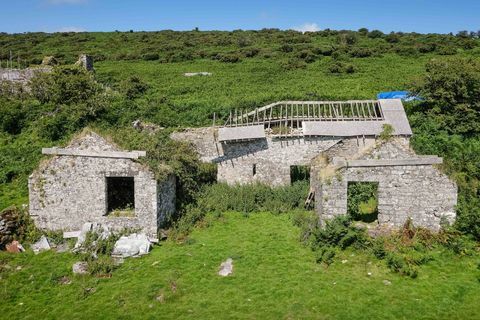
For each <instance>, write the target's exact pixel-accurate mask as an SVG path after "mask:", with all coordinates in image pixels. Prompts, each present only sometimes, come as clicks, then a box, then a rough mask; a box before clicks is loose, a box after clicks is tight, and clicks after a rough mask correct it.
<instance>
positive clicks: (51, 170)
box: [29, 133, 175, 237]
mask: <svg viewBox="0 0 480 320" xmlns="http://www.w3.org/2000/svg"><path fill="white" fill-rule="evenodd" d="M68 148H69V149H74V150H89V151H118V148H117V147H116V146H115V145H113V144H111V143H109V142H107V141H106V140H104V139H103V138H102V137H100V136H98V135H96V134H94V133H89V134H87V135H85V136H83V137H81V138H79V139H76V140H74V141H73V142H72V143H71V144H70V146H69V147H68ZM107 177H133V178H134V195H135V216H134V217H111V216H107V194H106V190H107V183H106V179H107ZM29 193H30V214H31V216H32V217H33V219H34V220H35V222H36V224H37V226H38V227H40V228H43V229H50V230H59V229H62V230H78V229H80V227H81V226H82V225H83V224H84V223H85V222H98V223H102V224H106V225H107V226H109V227H110V228H112V229H117V230H118V229H121V228H124V227H128V228H140V229H142V230H143V231H144V232H146V233H147V234H148V235H150V236H152V237H154V236H155V235H156V233H157V230H158V228H159V226H160V224H161V223H162V221H163V219H164V218H165V217H168V216H170V215H171V214H172V213H173V212H174V210H175V179H174V177H169V178H168V179H166V180H164V181H160V182H157V181H156V179H155V177H154V174H153V173H152V172H151V171H150V170H149V169H148V168H146V167H145V166H144V165H142V164H140V163H138V162H135V161H134V160H131V159H121V158H102V157H84V156H53V157H52V158H50V159H48V160H47V161H46V162H44V163H43V164H42V165H41V166H40V168H39V169H38V170H37V171H35V172H34V173H33V174H32V175H31V176H30V178H29Z"/></svg>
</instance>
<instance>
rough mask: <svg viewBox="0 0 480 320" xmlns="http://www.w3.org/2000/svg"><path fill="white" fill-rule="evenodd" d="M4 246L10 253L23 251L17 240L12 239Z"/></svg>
mask: <svg viewBox="0 0 480 320" xmlns="http://www.w3.org/2000/svg"><path fill="white" fill-rule="evenodd" d="M5 248H6V249H7V251H8V252H10V253H20V252H23V251H25V249H24V248H23V246H22V245H21V244H20V242H18V241H17V240H14V241H12V242H11V243H9V244H7V245H6V247H5Z"/></svg>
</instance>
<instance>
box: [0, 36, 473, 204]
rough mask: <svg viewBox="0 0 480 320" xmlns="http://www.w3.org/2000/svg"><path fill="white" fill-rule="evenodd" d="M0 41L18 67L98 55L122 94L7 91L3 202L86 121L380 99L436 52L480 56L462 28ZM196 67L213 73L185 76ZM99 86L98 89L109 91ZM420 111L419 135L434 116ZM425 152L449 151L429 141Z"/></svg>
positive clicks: (102, 77) (199, 118) (196, 120)
mask: <svg viewBox="0 0 480 320" xmlns="http://www.w3.org/2000/svg"><path fill="white" fill-rule="evenodd" d="M0 44H1V50H0V59H1V60H2V61H3V66H5V61H6V59H8V58H9V55H10V52H12V55H13V61H14V66H15V62H17V61H18V59H17V58H19V59H20V60H19V61H20V64H21V65H22V66H25V65H27V64H28V65H35V64H38V63H40V62H41V60H42V58H43V57H44V56H47V55H53V56H55V58H56V59H57V60H58V61H59V63H61V64H64V63H73V62H74V61H75V60H76V58H77V56H78V54H79V53H82V52H86V53H89V54H92V55H93V56H94V59H95V61H96V62H95V68H96V74H95V77H96V79H97V80H98V81H100V83H102V84H103V85H106V86H109V87H111V88H112V89H113V90H115V92H117V93H120V94H119V95H116V94H113V95H110V96H109V97H108V98H107V99H105V98H102V99H101V100H102V101H103V102H101V103H100V102H99V100H98V99H97V100H96V102H95V103H96V104H97V105H96V107H95V108H94V109H95V110H96V111H92V109H91V106H85V107H81V106H80V107H78V108H76V111H74V112H71V110H72V108H74V105H78V103H79V101H76V100H75V101H66V100H65V96H63V97H59V98H58V99H50V98H48V97H43V98H42V97H36V98H33V99H32V98H31V97H26V98H20V99H17V98H12V97H10V96H9V94H8V93H6V94H5V95H4V97H3V98H2V101H1V110H2V118H1V121H0V122H1V127H2V130H1V133H0V142H1V143H0V154H1V156H0V164H1V166H0V167H1V169H0V191H1V192H0V208H5V207H7V206H9V205H11V204H13V203H14V204H18V205H20V204H22V203H26V202H27V189H26V177H27V176H28V175H29V174H30V173H31V171H32V170H33V169H34V168H35V166H36V164H37V163H38V162H39V160H40V149H41V147H47V146H52V145H58V144H62V143H64V142H65V141H67V140H68V139H69V137H70V135H71V134H73V133H74V132H77V131H79V130H81V129H82V128H83V127H84V126H86V125H88V124H89V123H90V124H92V123H94V124H96V125H97V126H98V125H99V126H101V127H103V128H105V129H107V130H108V129H111V128H119V127H129V126H130V124H131V122H132V121H134V120H136V119H141V120H143V121H150V122H153V123H156V124H158V125H160V126H164V127H167V128H177V127H186V126H200V125H210V124H211V118H212V114H213V112H216V113H217V116H218V117H220V118H222V117H225V116H226V115H227V114H228V112H229V111H230V110H231V109H232V108H247V107H256V106H261V105H264V104H267V103H271V102H273V101H278V100H282V99H298V100H327V99H328V100H342V99H372V98H375V96H376V94H377V93H378V92H380V91H384V90H399V89H408V88H410V87H411V86H412V85H413V84H414V82H415V81H417V80H418V79H421V78H422V77H423V76H424V75H425V68H426V63H427V62H428V61H430V60H431V59H441V60H442V59H446V58H448V57H451V58H452V57H465V58H468V57H471V58H473V59H475V60H478V57H479V55H480V50H479V47H478V45H479V40H478V39H475V38H472V37H469V36H468V35H464V34H460V35H459V36H451V35H438V34H428V35H422V34H414V33H412V34H403V33H392V34H388V35H385V34H383V33H381V32H379V31H376V30H373V31H368V30H366V29H361V30H359V31H358V32H353V31H334V30H325V31H320V32H315V33H306V34H301V33H299V32H294V31H279V30H276V29H265V30H261V31H234V32H195V31H194V32H173V31H161V32H132V33H130V32H127V33H121V32H113V33H55V34H44V33H27V34H17V35H9V34H0ZM195 71H207V72H212V73H213V75H212V76H211V77H188V78H187V77H184V76H183V73H184V72H195ZM81 86H82V85H81V84H79V85H78V86H77V87H78V88H81ZM91 87H92V91H91V92H92V94H95V93H94V92H95V90H100V89H98V88H94V87H95V86H93V85H92V86H91ZM80 90H82V89H80ZM65 94H67V93H65ZM72 94H73V95H74V94H75V93H74V92H69V93H68V95H70V96H71V95H72ZM82 99H83V100H85V97H84V98H82ZM39 100H40V101H39ZM81 103H82V102H81V101H80V104H81ZM410 115H411V116H412V113H410ZM411 120H413V122H412V125H413V127H414V130H416V131H417V132H419V130H420V129H419V128H418V126H419V125H420V124H422V125H425V123H424V122H419V123H418V125H417V122H415V118H412V119H411ZM434 122H435V121H434ZM431 130H432V128H429V129H428V131H430V132H428V133H427V134H428V135H430V134H431V133H432V132H431ZM434 130H441V127H437V128H435V129H434ZM435 148H437V147H435ZM420 152H421V150H420ZM424 152H433V153H440V155H443V154H445V152H448V151H442V150H440V152H438V151H437V150H431V147H430V149H429V150H425V151H424Z"/></svg>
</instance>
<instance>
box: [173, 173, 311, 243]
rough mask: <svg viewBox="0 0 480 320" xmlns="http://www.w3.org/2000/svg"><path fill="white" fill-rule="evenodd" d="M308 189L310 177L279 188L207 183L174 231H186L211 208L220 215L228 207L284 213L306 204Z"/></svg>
mask: <svg viewBox="0 0 480 320" xmlns="http://www.w3.org/2000/svg"><path fill="white" fill-rule="evenodd" d="M307 192H308V181H297V182H294V183H292V185H290V186H282V187H276V188H272V187H269V186H267V185H263V184H248V185H235V186H230V185H227V184H225V183H217V184H212V185H206V186H204V188H203V190H202V191H201V192H200V193H199V194H198V196H197V197H196V199H195V202H194V203H192V204H190V205H188V206H187V207H186V208H185V210H184V212H183V215H182V217H181V218H180V220H179V221H178V222H177V223H176V225H175V233H176V234H177V235H179V236H183V235H185V234H186V233H188V231H190V229H191V228H192V227H193V226H194V225H195V224H196V223H197V222H199V221H200V220H202V219H203V217H204V216H205V215H206V214H207V213H209V212H211V213H216V214H218V215H220V214H222V213H223V212H226V211H237V212H241V213H243V214H245V215H248V214H250V213H252V212H271V213H285V212H288V211H291V210H294V209H298V208H303V205H304V201H305V198H306V196H307Z"/></svg>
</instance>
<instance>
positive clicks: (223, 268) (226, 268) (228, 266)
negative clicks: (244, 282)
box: [218, 258, 233, 277]
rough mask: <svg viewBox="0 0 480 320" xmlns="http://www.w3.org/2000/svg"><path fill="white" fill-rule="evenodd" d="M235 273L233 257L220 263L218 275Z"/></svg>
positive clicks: (224, 275) (223, 275)
mask: <svg viewBox="0 0 480 320" xmlns="http://www.w3.org/2000/svg"><path fill="white" fill-rule="evenodd" d="M232 273H233V260H232V258H228V259H227V260H225V261H224V262H222V263H221V264H220V270H219V271H218V275H219V276H222V277H226V276H229V275H231V274H232Z"/></svg>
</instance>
